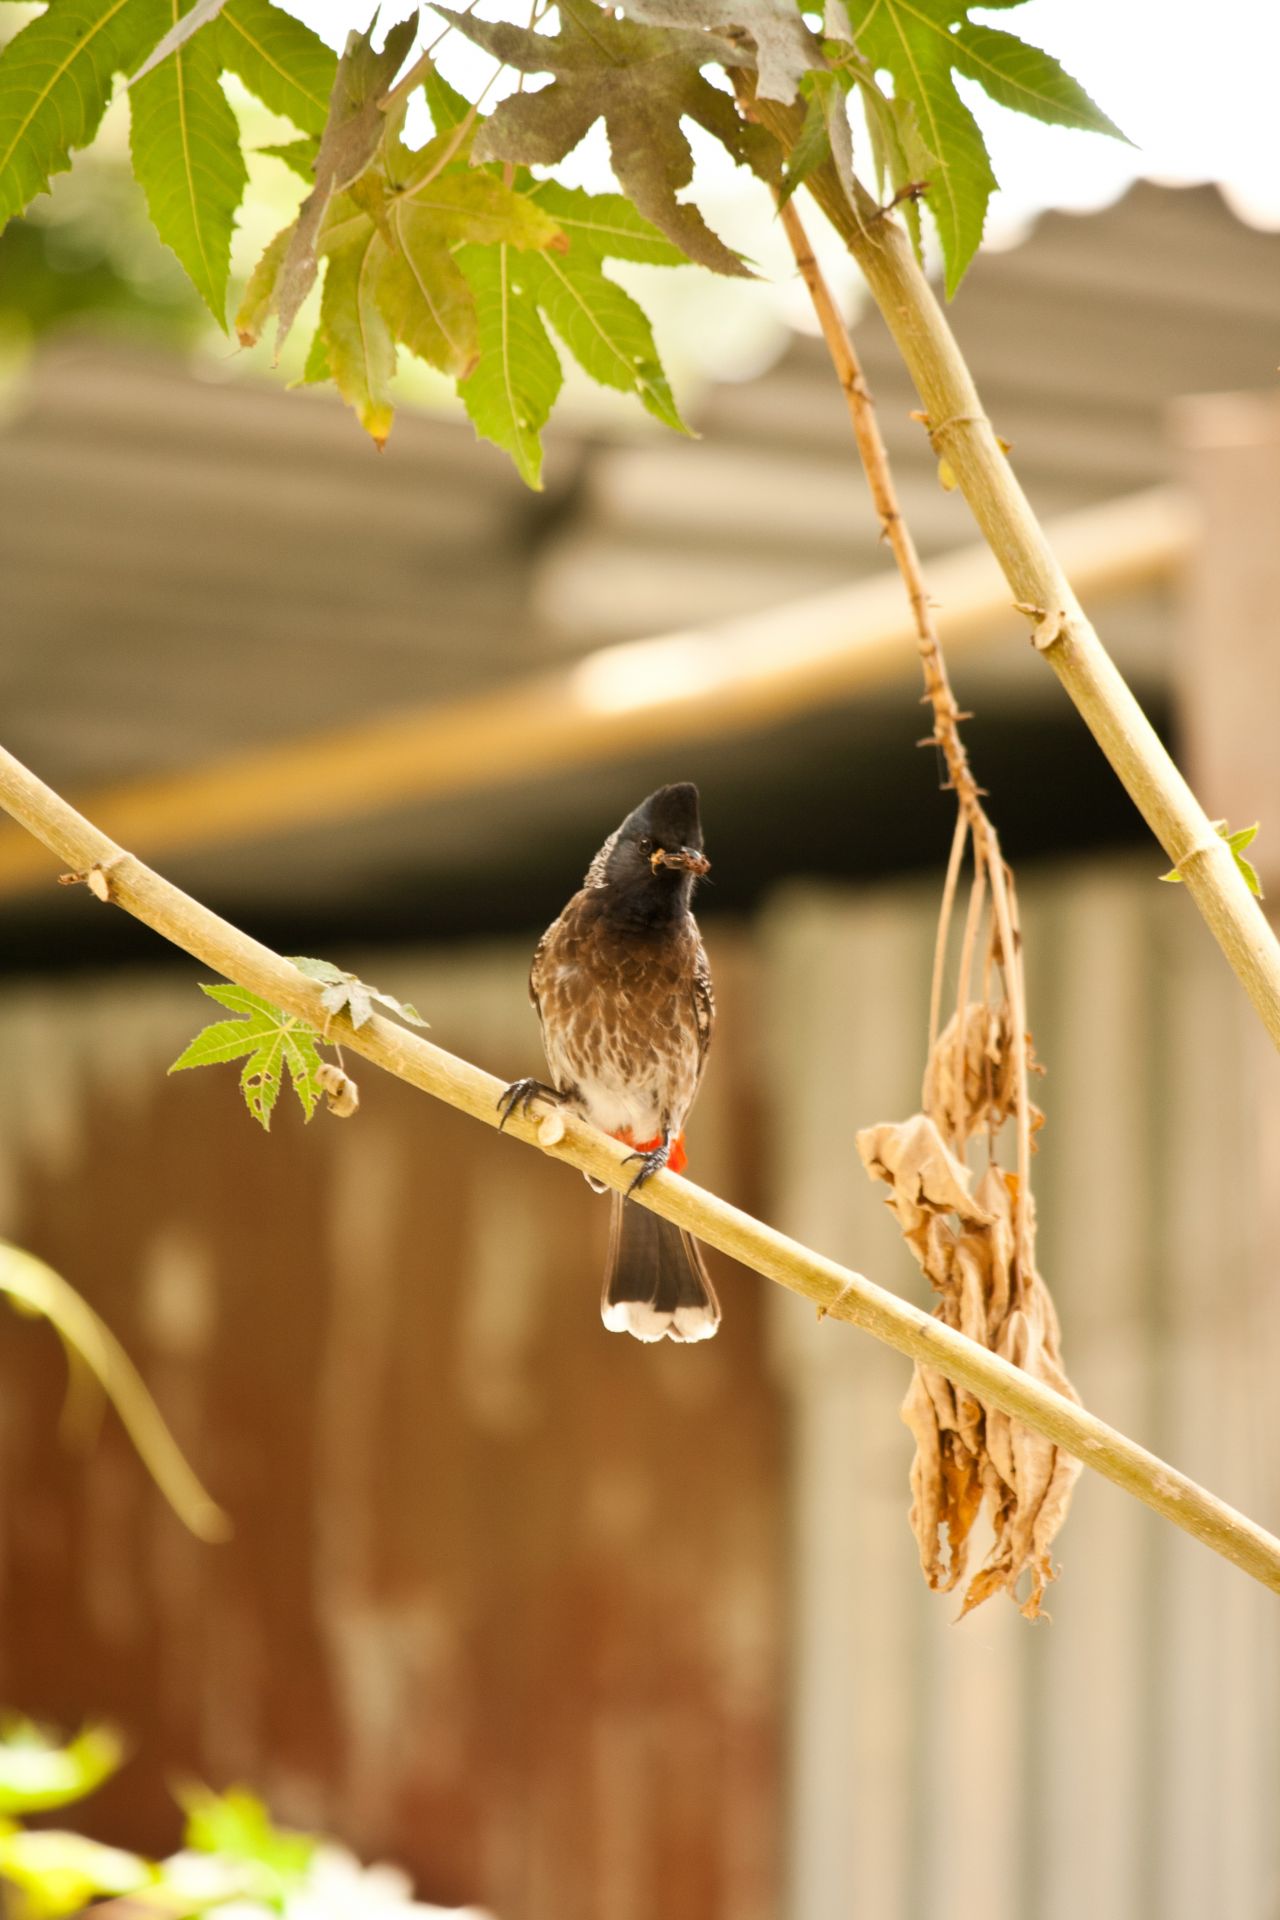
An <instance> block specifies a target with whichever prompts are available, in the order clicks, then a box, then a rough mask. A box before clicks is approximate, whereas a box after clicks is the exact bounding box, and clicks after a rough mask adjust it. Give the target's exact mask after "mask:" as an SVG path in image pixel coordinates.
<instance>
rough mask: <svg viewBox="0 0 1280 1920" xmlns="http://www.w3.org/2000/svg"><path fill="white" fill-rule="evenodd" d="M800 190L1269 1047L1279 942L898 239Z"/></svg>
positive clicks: (832, 190)
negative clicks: (1049, 533)
mask: <svg viewBox="0 0 1280 1920" xmlns="http://www.w3.org/2000/svg"><path fill="white" fill-rule="evenodd" d="M733 80H734V86H735V88H736V90H737V93H738V98H739V101H740V102H741V104H742V107H743V110H744V111H745V112H746V113H747V114H748V115H749V116H750V117H751V118H753V119H754V120H757V121H758V122H759V123H760V125H762V126H764V127H766V128H767V129H768V130H769V132H770V133H772V134H773V136H774V138H775V139H776V140H777V141H778V143H779V144H780V146H781V147H782V149H783V151H784V153H786V154H787V155H790V153H791V152H792V149H793V148H794V146H795V143H796V140H797V139H798V137H799V134H800V130H801V128H802V126H803V124H804V115H803V111H802V110H801V109H799V108H797V107H792V106H784V105H782V104H780V103H779V102H778V101H776V100H765V99H761V98H757V97H755V93H754V79H753V76H751V75H750V74H747V73H745V72H742V71H737V72H735V73H734V75H733ZM805 186H806V187H807V188H808V190H809V192H810V194H811V195H812V197H813V198H814V200H815V201H816V202H817V204H818V205H819V206H820V207H821V209H822V211H823V212H824V213H825V214H826V216H827V218H828V220H830V222H831V224H832V226H833V227H834V228H835V229H836V231H837V233H838V234H839V235H840V237H841V239H842V240H843V241H844V243H845V245H846V246H847V248H848V249H849V252H850V253H851V254H852V255H853V258H854V259H855V260H856V262H857V264H858V266H859V267H860V268H861V270H862V273H863V275H864V277H865V279H866V282H867V285H868V286H869V287H870V289H871V292H872V295H873V297H874V299H875V301H876V304H877V306H878V307H879V308H880V311H881V313H882V314H883V316H884V320H885V324H886V325H887V327H888V328H889V331H890V333H891V334H892V335H893V338H894V340H895V341H896V343H897V346H898V350H899V352H900V353H901V355H902V358H903V360H904V362H905V363H906V367H907V371H908V372H909V373H910V375H911V378H912V380H913V381H914V382H915V386H916V391H917V392H918V393H919V395H920V401H921V404H922V406H923V408H924V410H925V414H926V418H927V423H928V429H929V434H930V438H931V440H932V442H933V445H934V448H935V450H936V451H937V452H938V454H939V455H943V454H945V456H946V459H947V464H948V465H949V466H950V468H951V470H952V472H953V473H954V474H955V476H956V481H957V484H958V485H959V487H960V490H961V492H962V493H963V494H964V497H965V499H966V500H967V501H968V503H969V507H970V509H971V511H972V513H973V516H974V519H975V520H976V521H977V523H978V526H979V528H980V529H981V531H982V534H983V537H984V539H985V540H986V542H987V544H988V546H989V547H990V548H991V551H992V553H993V554H994V555H995V557H996V560H997V561H998V562H999V564H1000V568H1001V571H1002V572H1003V574H1004V576H1005V579H1006V581H1007V582H1008V584H1009V587H1010V589H1011V592H1012V596H1013V600H1014V604H1015V605H1016V606H1017V607H1018V609H1019V611H1020V612H1023V613H1025V614H1026V615H1027V616H1028V618H1029V619H1030V620H1031V622H1032V632H1031V638H1032V642H1033V644H1034V646H1035V647H1036V648H1037V650H1038V651H1039V652H1041V653H1043V655H1044V657H1045V659H1046V660H1047V661H1048V662H1049V665H1050V666H1051V667H1052V668H1053V670H1054V672H1055V673H1056V674H1057V676H1058V678H1059V680H1060V681H1061V682H1062V684H1063V686H1064V687H1065V688H1066V690H1067V692H1068V694H1069V695H1070V697H1071V699H1072V700H1073V701H1074V702H1075V704H1076V706H1077V707H1078V708H1079V710H1080V713H1081V715H1082V716H1083V718H1084V721H1085V723H1086V725H1087V726H1088V727H1089V730H1090V732H1091V733H1092V734H1093V736H1094V738H1095V739H1096V740H1097V742H1098V745H1099V746H1100V747H1101V748H1102V751H1103V752H1104V753H1105V754H1106V756H1107V759H1108V760H1109V761H1110V762H1111V765H1112V767H1113V768H1114V769H1115V771H1116V773H1117V774H1118V775H1119V777H1120V779H1121V781H1122V782H1123V784H1124V787H1125V789H1126V791H1127V792H1128V794H1129V797H1130V799H1131V800H1132V801H1133V803H1134V805H1135V806H1136V807H1137V809H1138V811H1139V812H1140V813H1141V815H1142V817H1143V819H1144V820H1145V821H1146V823H1147V825H1148V826H1149V827H1150V828H1151V831H1152V832H1153V833H1154V834H1155V836H1156V838H1157V840H1158V841H1159V842H1160V844H1161V846H1162V847H1163V848H1164V850H1165V852H1166V853H1167V854H1168V856H1169V858H1170V860H1171V861H1172V863H1173V865H1174V866H1175V867H1176V868H1177V870H1178V872H1179V873H1180V874H1181V876H1182V878H1183V880H1184V881H1185V882H1186V886H1187V891H1188V893H1190V895H1191V897H1192V898H1193V899H1194V901H1195V903H1196V905H1197V907H1198V908H1199V909H1200V912H1201V914H1202V915H1203V916H1204V919H1205V921H1206V923H1207V924H1208V927H1209V930H1210V932H1211V933H1212V934H1213V937H1214V939H1215V940H1216V941H1217V942H1218V945H1219V946H1220V947H1221V949H1222V951H1223V953H1224V954H1225V956H1226V959H1227V963H1228V965H1229V966H1230V967H1231V969H1232V971H1233V972H1234V973H1235V974H1236V976H1237V977H1238V979H1239V980H1240V982H1241V984H1242V985H1243V987H1244V989H1245V992H1246V993H1247V994H1248V995H1249V998H1250V999H1251V1000H1252V1001H1253V1004H1254V1006H1255V1007H1256V1008H1257V1010H1258V1013H1259V1015H1260V1016H1261V1019H1262V1022H1263V1024H1264V1026H1265V1027H1266V1029H1267V1031H1268V1033H1269V1034H1270V1035H1271V1038H1272V1040H1273V1041H1274V1042H1275V1043H1276V1045H1277V1046H1278V1047H1280V942H1277V939H1276V935H1275V933H1274V931H1273V930H1272V928H1271V926H1270V925H1269V924H1268V921H1267V918H1266V916H1265V914H1264V913H1263V912H1262V910H1261V908H1260V907H1259V906H1258V903H1257V901H1256V900H1255V899H1254V898H1253V896H1252V894H1251V893H1250V892H1249V889H1248V887H1247V886H1246V884H1245V881H1244V878H1243V876H1242V875H1241V873H1240V871H1239V869H1238V868H1237V866H1236V863H1235V860H1234V858H1233V856H1232V853H1231V850H1230V848H1229V847H1228V846H1227V844H1226V842H1225V841H1224V840H1222V839H1221V838H1220V837H1219V835H1218V834H1217V832H1216V831H1215V829H1214V827H1213V824H1212V822H1211V821H1210V820H1209V818H1208V815H1207V814H1206V813H1205V811H1204V809H1203V807H1202V806H1201V805H1200V803H1199V801H1198V800H1197V799H1196V797H1195V795H1194V794H1193V793H1192V791H1191V789H1190V787H1189V786H1188V785H1187V782H1186V781H1185V780H1184V779H1183V777H1182V775H1181V773H1180V772H1179V771H1178V768H1177V767H1176V766H1175V765H1174V762H1173V760H1172V758H1171V757H1170V755H1169V753H1168V751H1167V749H1166V747H1165V746H1164V743H1163V741H1162V740H1161V739H1160V736H1159V735H1158V734H1157V732H1156V730H1155V728H1154V727H1153V726H1152V724H1151V722H1150V721H1149V720H1148V718H1147V716H1146V714H1145V713H1144V712H1143V710H1142V708H1141V706H1140V705H1139V704H1138V701H1137V700H1136V699H1135V698H1134V695H1133V693H1132V691H1131V689H1130V687H1129V686H1128V684H1127V682H1126V681H1125V679H1124V677H1123V675H1122V674H1121V673H1120V671H1119V669H1118V667H1117V666H1116V664H1115V662H1114V661H1113V660H1112V658H1111V656H1110V654H1109V653H1108V652H1107V650H1106V648H1105V647H1104V646H1103V644H1102V642H1101V640H1100V639H1099V638H1098V635H1097V633H1096V632H1095V631H1094V628H1093V627H1092V625H1091V624H1090V622H1089V620H1088V619H1087V618H1086V617H1085V614H1084V612H1083V610H1082V609H1081V607H1080V603H1079V602H1078V600H1077V599H1076V597H1075V594H1074V593H1073V592H1072V589H1071V585H1070V582H1069V581H1068V580H1067V577H1066V575H1065V574H1064V572H1063V570H1062V568H1061V566H1060V565H1059V563H1058V560H1057V558H1056V556H1055V554H1054V552H1053V549H1052V547H1051V546H1050V545H1049V542H1048V540H1047V539H1046V537H1045V533H1044V529H1043V528H1042V527H1041V525H1040V523H1039V521H1038V520H1037V519H1036V516H1035V514H1034V513H1033V512H1032V509H1031V505H1030V502H1029V501H1028V499H1027V497H1026V495H1025V493H1024V492H1023V491H1022V487H1021V486H1020V484H1019V482H1018V478H1017V475H1016V474H1015V473H1014V470H1013V467H1012V465H1011V463H1010V461H1009V458H1008V456H1007V454H1006V452H1005V449H1004V448H1003V447H1002V446H1001V444H1000V440H999V438H998V436H997V433H996V430H995V428H994V427H993V425H992V423H991V421H990V420H989V419H988V418H987V416H986V414H985V413H984V412H983V408H982V400H981V397H980V395H979V393H978V390H977V387H976V385H975V384H974V380H973V375H972V374H971V373H970V371H969V368H968V366H967V365H966V363H965V360H964V356H963V355H962V354H961V352H960V348H959V346H958V345H957V343H956V339H955V336H954V334H953V333H952V331H951V329H950V327H949V326H948V324H947V321H946V316H945V315H944V313H943V311H942V309H941V307H940V306H939V305H938V302H937V299H936V298H935V296H934V292H933V289H932V288H931V287H930V285H929V282H928V281H927V280H926V278H925V276H924V274H923V272H922V271H921V269H920V267H919V266H918V265H917V263H916V260H915V256H914V255H913V254H912V251H911V243H910V240H909V239H908V236H907V233H906V231H905V229H904V228H903V227H902V225H901V223H900V222H899V221H897V220H894V219H891V218H887V217H886V215H885V211H884V210H883V209H881V208H879V207H877V206H876V204H875V202H874V201H873V200H872V198H871V196H870V195H869V194H868V193H867V192H866V190H865V188H863V187H862V186H861V185H860V184H859V183H858V182H856V181H855V182H854V196H853V199H852V201H851V200H850V198H849V196H848V194H847V193H846V191H845V188H844V185H843V184H842V182H841V180H840V178H839V175H838V174H837V172H836V170H835V168H834V166H833V165H832V164H831V162H830V161H827V162H825V163H824V164H823V165H822V166H820V167H815V168H814V169H813V170H812V171H811V172H810V173H808V174H807V175H806V176H805Z"/></svg>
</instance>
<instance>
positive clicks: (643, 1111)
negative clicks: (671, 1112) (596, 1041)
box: [547, 1044, 663, 1141]
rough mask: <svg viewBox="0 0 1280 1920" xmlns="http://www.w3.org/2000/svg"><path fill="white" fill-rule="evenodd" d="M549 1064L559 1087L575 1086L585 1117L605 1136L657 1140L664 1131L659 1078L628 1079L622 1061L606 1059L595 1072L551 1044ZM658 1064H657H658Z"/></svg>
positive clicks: (578, 1102) (565, 1050)
mask: <svg viewBox="0 0 1280 1920" xmlns="http://www.w3.org/2000/svg"><path fill="white" fill-rule="evenodd" d="M547 1064H548V1065H549V1066H550V1068H551V1071H552V1074H553V1076H554V1078H555V1082H556V1085H557V1086H565V1087H568V1086H572V1087H574V1088H575V1089H576V1091H577V1095H578V1098H577V1101H576V1104H577V1105H578V1106H579V1107H580V1108H581V1110H582V1115H583V1118H584V1119H586V1120H589V1121H590V1122H591V1124H592V1126H593V1127H599V1128H600V1129H601V1131H602V1132H604V1133H626V1134H629V1135H630V1137H631V1139H632V1140H636V1141H640V1140H656V1139H657V1137H658V1135H659V1134H660V1132H661V1131H662V1108H663V1100H662V1092H661V1090H660V1088H659V1086H658V1076H657V1074H656V1073H655V1074H654V1076H653V1078H652V1079H649V1078H647V1077H646V1076H643V1075H640V1076H637V1077H635V1078H628V1077H627V1075H626V1073H625V1072H624V1071H623V1070H622V1065H621V1062H619V1063H618V1066H617V1067H616V1069H615V1068H614V1065H613V1062H611V1061H610V1060H609V1058H608V1057H607V1054H606V1057H605V1058H603V1059H602V1060H601V1061H600V1062H599V1064H598V1066H597V1067H596V1068H595V1069H594V1070H593V1071H587V1072H584V1071H583V1062H582V1061H581V1060H580V1059H577V1058H575V1057H574V1056H573V1055H572V1054H571V1053H570V1052H569V1051H568V1050H567V1049H566V1048H564V1047H561V1046H556V1045H554V1044H553V1045H550V1046H549V1047H548V1048H547ZM655 1064H656V1063H655Z"/></svg>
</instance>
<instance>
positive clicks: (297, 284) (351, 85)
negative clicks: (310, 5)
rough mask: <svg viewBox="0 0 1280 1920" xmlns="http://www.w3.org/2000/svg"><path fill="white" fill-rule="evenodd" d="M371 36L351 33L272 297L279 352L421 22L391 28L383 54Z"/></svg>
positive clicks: (382, 121) (368, 155) (376, 138)
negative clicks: (330, 215) (328, 219)
mask: <svg viewBox="0 0 1280 1920" xmlns="http://www.w3.org/2000/svg"><path fill="white" fill-rule="evenodd" d="M372 32H373V29H372V27H371V28H370V30H369V32H368V33H364V34H359V33H353V34H350V35H349V36H348V38H347V44H346V49H345V51H344V52H343V55H342V58H341V60H339V62H338V71H337V73H336V75H335V76H334V82H333V93H332V95H331V96H330V100H329V117H328V119H327V121H326V122H325V126H324V131H323V133H322V134H321V135H320V146H319V149H318V151H317V153H316V159H315V182H316V183H315V186H314V187H313V188H312V189H311V192H310V193H309V194H308V195H307V197H306V199H305V200H304V201H303V203H302V205H301V207H300V208H299V210H298V218H297V220H296V221H295V222H294V225H293V227H292V229H291V231H290V236H289V242H288V246H287V247H286V249H285V254H284V259H283V261H282V263H281V266H280V271H279V273H278V275H277V277H276V282H275V286H274V289H273V293H272V307H273V309H274V311H275V313H276V315H277V316H278V332H277V335H276V352H277V353H279V351H280V348H281V347H282V346H283V345H284V343H285V340H286V339H287V337H288V334H289V330H290V328H291V327H292V325H293V323H294V321H295V320H296V318H297V316H298V309H299V307H300V306H301V305H302V303H303V301H304V300H305V299H306V297H307V295H308V294H309V293H310V291H311V289H312V287H313V286H314V284H315V278H316V244H317V242H318V240H319V238H320V232H321V228H322V227H323V225H324V219H325V215H326V213H327V212H328V210H329V203H330V201H331V200H332V199H333V197H334V195H335V194H338V193H341V192H342V191H343V189H344V188H346V187H349V186H350V185H351V184H352V182H353V181H355V180H356V179H358V178H359V176H360V175H361V174H362V173H363V172H364V170H365V168H366V167H367V166H368V165H369V162H370V161H371V160H372V159H373V156H374V154H375V153H376V152H377V150H378V144H379V142H380V141H381V139H382V136H383V133H384V132H385V130H386V117H385V115H384V114H383V111H382V102H383V100H384V99H385V97H386V94H387V92H388V89H389V88H390V86H391V83H392V81H393V80H394V79H395V77H396V74H397V73H398V72H399V70H400V67H401V66H402V64H403V62H404V57H405V55H406V54H407V53H408V51H409V48H410V46H411V45H412V44H413V36H414V34H415V33H416V32H417V18H416V16H414V17H412V18H410V19H408V20H402V21H401V22H400V23H399V25H398V26H394V27H392V28H391V30H390V32H389V33H388V34H387V38H386V42H385V44H384V46H383V49H382V52H381V53H375V52H374V50H373V43H372Z"/></svg>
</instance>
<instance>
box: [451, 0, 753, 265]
mask: <svg viewBox="0 0 1280 1920" xmlns="http://www.w3.org/2000/svg"><path fill="white" fill-rule="evenodd" d="M436 11H437V12H438V13H440V14H441V15H442V17H443V18H444V19H446V20H449V21H451V22H452V24H453V25H454V26H455V27H456V28H457V29H458V31H459V32H460V33H464V34H465V35H466V36H467V37H468V39H470V40H473V41H474V42H475V43H476V45H477V46H480V47H483V48H484V50H485V51H486V53H491V54H493V55H494V57H495V58H496V59H499V60H503V61H505V62H506V64H507V65H508V66H512V67H515V68H516V69H517V70H518V71H519V72H521V73H531V74H533V73H550V74H551V75H552V76H553V78H552V83H551V85H550V86H546V87H543V88H540V89H539V90H538V91H537V92H536V93H518V94H512V95H511V96H509V98H507V99H506V100H503V101H501V102H500V103H499V105H498V106H497V107H496V108H495V110H494V112H493V114H492V116H491V117H490V118H489V119H488V120H487V121H485V123H484V125H483V127H482V128H481V129H480V132H479V134H478V135H477V137H476V142H475V149H474V158H475V159H476V160H477V161H486V160H501V161H504V162H512V163H516V164H524V165H530V166H554V165H555V163H556V162H557V161H559V160H563V159H564V157H565V155H566V154H567V153H568V152H569V151H570V150H571V149H572V148H573V147H576V146H577V144H578V142H579V141H580V140H581V139H582V138H583V137H584V136H585V135H586V133H587V132H588V131H589V130H590V128H591V127H592V126H594V124H595V122H596V121H597V120H603V121H604V123H605V131H606V133H607V134H608V138H609V151H610V155H611V157H612V161H613V170H614V172H615V174H616V175H617V177H618V184H619V185H620V186H621V187H622V189H623V192H624V193H625V194H626V195H627V196H628V198H629V199H630V200H631V202H632V204H633V205H634V206H635V207H636V208H637V209H638V210H639V212H640V213H642V214H643V215H644V216H645V218H646V219H648V220H651V221H652V222H653V224H654V225H655V226H656V227H658V228H660V229H661V231H662V232H663V233H665V234H666V235H667V237H668V238H669V239H671V240H673V241H674V242H675V244H676V245H677V246H678V247H679V248H680V249H681V250H682V252H684V253H685V254H687V255H688V257H689V258H690V259H691V260H697V261H699V262H700V263H701V264H702V265H703V266H706V267H711V268H713V269H714V270H715V272H717V273H728V274H739V275H746V274H748V273H749V269H748V268H747V266H746V265H745V264H744V262H743V261H742V259H741V258H740V257H739V255H738V254H736V253H734V252H733V251H732V250H731V249H730V248H729V247H727V246H726V245H725V243H724V242H723V240H721V239H719V238H718V236H717V235H716V234H714V233H713V232H712V231H711V229H710V228H709V227H708V226H707V224H706V222H705V221H704V220H703V218H702V215H701V214H700V213H699V212H698V210H697V208H696V207H693V206H688V205H686V204H684V203H683V202H682V201H680V200H677V198H676V195H677V193H678V192H679V191H680V190H681V189H682V188H684V187H687V186H688V185H689V182H690V181H691V180H692V178H693V154H692V151H691V149H690V146H689V142H688V139H687V138H686V136H685V133H684V131H683V128H682V127H681V124H680V123H681V120H682V119H690V120H694V121H696V122H697V124H698V125H699V126H701V127H704V128H705V129H706V130H707V131H708V132H709V133H711V134H713V135H714V136H715V138H716V139H717V140H719V141H720V142H721V144H722V145H723V146H725V147H726V148H727V149H728V151H729V152H730V153H731V154H732V155H733V157H734V159H735V160H738V161H740V162H741V163H743V164H745V165H749V166H753V167H754V168H755V169H756V170H757V171H758V172H760V173H762V174H764V175H765V177H767V178H772V177H773V176H774V172H775V167H776V155H777V150H776V148H775V147H774V144H773V142H772V140H771V139H770V137H769V136H768V135H767V134H766V133H764V131H763V129H761V128H759V127H754V126H750V125H748V124H747V123H746V122H745V121H743V120H742V119H740V118H739V116H738V112H737V109H736V107H735V106H734V103H733V101H732V100H731V99H730V98H729V96H728V95H727V94H725V93H722V92H720V91H719V90H718V89H717V88H716V87H713V86H712V85H711V84H710V82H709V81H707V80H705V79H704V78H703V76H702V73H701V72H700V71H699V69H700V68H701V67H702V66H704V65H705V64H707V62H709V61H711V60H716V61H719V62H720V63H721V64H723V65H724V66H726V67H748V66H753V65H754V64H755V55H754V54H753V53H752V52H751V50H750V49H749V47H748V46H747V45H746V43H745V42H743V41H741V40H730V39H726V38H724V37H722V36H718V35H713V34H709V33H706V32H699V31H696V30H695V31H681V30H679V29H661V30H660V29H657V28H653V27H645V26H639V25H637V24H636V23H635V22H634V21H632V20H619V19H616V18H615V17H614V16H613V15H612V14H609V13H607V12H603V11H602V10H601V9H600V8H599V7H597V6H596V5H595V4H594V0H560V7H559V12H560V31H559V33H557V34H542V33H535V32H533V31H531V30H530V29H529V28H526V27H517V26H512V25H510V24H508V23H506V22H504V21H492V20H479V19H476V18H475V17H474V15H468V14H462V13H453V12H450V10H449V9H448V8H446V7H437V8H436Z"/></svg>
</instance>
